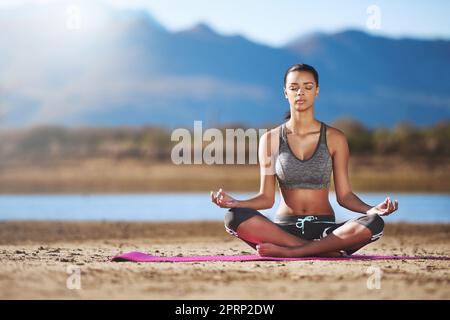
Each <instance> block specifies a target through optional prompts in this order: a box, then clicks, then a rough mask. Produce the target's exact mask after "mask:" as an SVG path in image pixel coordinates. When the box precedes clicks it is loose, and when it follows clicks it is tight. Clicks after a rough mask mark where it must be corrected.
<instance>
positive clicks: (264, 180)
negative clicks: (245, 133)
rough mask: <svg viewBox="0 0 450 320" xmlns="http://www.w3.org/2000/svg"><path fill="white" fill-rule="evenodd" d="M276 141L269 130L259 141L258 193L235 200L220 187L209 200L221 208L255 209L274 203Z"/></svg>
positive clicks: (271, 205)
mask: <svg viewBox="0 0 450 320" xmlns="http://www.w3.org/2000/svg"><path fill="white" fill-rule="evenodd" d="M275 141H277V139H276V137H274V136H273V134H272V132H271V131H268V132H266V133H264V134H263V135H262V136H261V139H260V141H259V149H258V159H259V166H260V176H261V179H260V188H259V193H258V194H257V195H255V196H254V197H251V198H249V199H246V200H236V199H234V198H232V197H230V196H229V195H227V194H226V193H225V192H224V191H223V190H222V189H219V191H218V192H217V193H216V194H214V193H213V192H211V200H212V201H213V202H214V203H216V204H217V205H218V206H220V207H221V208H236V207H239V208H251V209H255V210H264V209H270V208H272V207H273V205H274V203H275V160H276V154H275V151H276V150H278V148H277V146H276V145H274V142H275Z"/></svg>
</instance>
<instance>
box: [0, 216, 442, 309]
mask: <svg viewBox="0 0 450 320" xmlns="http://www.w3.org/2000/svg"><path fill="white" fill-rule="evenodd" d="M449 239H450V225H448V224H447V225H427V224H423V225H419V224H404V223H395V224H389V223H387V224H386V228H385V234H384V236H383V238H382V239H381V240H379V241H377V242H374V243H372V244H370V245H368V246H366V247H365V248H363V249H362V250H360V251H359V252H358V253H359V254H383V255H435V256H450V241H449ZM126 251H144V252H150V253H152V254H157V255H166V256H169V255H191V254H192V255H200V254H202V255H208V254H235V255H237V254H247V253H248V254H251V253H253V250H252V248H251V247H249V246H248V245H247V244H245V243H243V242H241V241H240V240H239V239H236V238H234V237H232V236H231V235H229V234H228V233H226V232H225V231H224V229H223V224H222V222H220V221H217V222H216V221H209V222H185V223H181V222H170V223H169V222H167V223H125V222H12V221H11V222H1V223H0V288H1V290H0V298H1V299H161V300H163V299H164V300H165V299H288V300H290V299H295V300H297V299H450V272H449V266H450V262H449V261H430V260H390V261H385V260H383V261H291V262H279V261H256V262H190V263H170V262H169V263H167V262H160V263H132V262H120V263H118V262H110V259H111V258H112V257H113V256H115V255H117V254H119V253H123V252H126ZM369 271H371V273H368V272H369ZM78 272H79V274H80V276H79V278H77V273H78ZM377 275H379V276H380V277H379V282H377V280H376V276H377Z"/></svg>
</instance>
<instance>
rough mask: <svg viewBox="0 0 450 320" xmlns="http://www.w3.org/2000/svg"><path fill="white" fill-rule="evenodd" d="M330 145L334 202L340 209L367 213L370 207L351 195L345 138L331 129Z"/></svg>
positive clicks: (342, 134) (337, 131)
mask: <svg viewBox="0 0 450 320" xmlns="http://www.w3.org/2000/svg"><path fill="white" fill-rule="evenodd" d="M329 141H330V145H333V153H332V157H333V177H334V188H335V192H336V200H337V202H338V203H339V205H341V206H342V207H344V208H346V209H348V210H351V211H354V212H359V213H367V211H369V210H370V209H371V208H372V206H370V205H368V204H367V203H365V202H363V201H362V200H361V199H360V198H358V196H357V195H356V194H354V193H353V191H352V188H351V186H350V180H349V177H348V160H349V154H350V151H349V148H348V143H347V138H346V137H345V135H344V133H343V132H341V131H340V130H337V129H333V134H332V135H330V139H329Z"/></svg>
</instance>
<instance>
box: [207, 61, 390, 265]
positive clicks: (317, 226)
mask: <svg viewBox="0 0 450 320" xmlns="http://www.w3.org/2000/svg"><path fill="white" fill-rule="evenodd" d="M318 94H319V76H318V73H317V71H316V70H315V69H314V68H313V67H311V66H309V65H307V64H296V65H293V66H291V67H290V68H289V69H288V70H287V71H286V73H285V76H284V95H285V97H286V99H288V101H289V105H290V112H289V114H288V115H287V116H286V120H287V121H286V122H285V123H283V124H282V125H280V126H278V127H276V128H274V129H272V130H269V131H267V132H266V133H265V134H264V135H262V136H261V139H260V142H259V150H258V159H259V163H260V168H261V170H260V171H261V185H260V191H259V193H258V194H257V195H256V196H255V197H252V198H250V199H247V200H237V199H234V198H233V197H231V196H230V195H228V194H227V193H226V192H225V191H224V190H222V189H219V191H217V192H211V200H212V202H214V203H215V204H217V205H218V206H220V207H221V208H230V209H229V210H228V212H227V213H226V215H225V229H226V230H227V231H228V232H229V233H231V234H233V235H235V236H237V237H238V238H240V239H242V240H243V241H245V242H246V243H248V244H249V245H251V246H252V247H253V248H255V249H256V250H257V252H258V254H259V255H261V256H274V257H303V256H342V255H351V254H353V253H354V252H356V251H357V250H359V249H360V248H362V247H364V246H365V245H367V244H369V243H371V242H373V241H375V240H378V239H379V238H380V237H381V235H382V234H383V228H384V221H383V219H382V218H381V216H386V215H389V214H391V213H392V212H394V211H396V210H397V209H398V202H397V200H396V201H395V202H392V200H391V199H390V197H386V199H385V200H384V201H383V202H382V203H380V204H378V205H376V206H371V205H368V204H366V203H364V202H363V201H362V200H361V199H359V198H358V196H356V195H355V194H354V193H353V192H352V189H351V186H350V182H349V178H348V159H349V148H348V144H347V139H346V137H345V135H344V133H343V132H342V131H340V130H338V129H336V128H333V127H330V126H327V125H326V124H325V123H323V122H322V121H319V120H317V119H316V118H315V117H314V101H315V98H316V97H317V96H318ZM332 171H333V178H334V185H335V193H336V198H337V202H338V203H339V205H341V206H342V207H344V208H347V209H349V210H351V211H354V212H358V213H362V214H363V215H362V216H359V217H355V218H353V219H350V220H348V221H345V222H342V223H336V221H335V214H334V211H333V208H332V207H331V205H330V202H329V200H328V192H329V186H330V177H331V172H332ZM276 181H278V186H279V189H280V194H281V203H280V206H279V208H278V210H277V212H276V216H275V219H274V221H271V220H270V219H268V218H267V217H266V216H264V215H263V214H261V213H260V212H259V211H258V210H263V209H269V208H271V207H272V206H273V205H274V201H275V183H276Z"/></svg>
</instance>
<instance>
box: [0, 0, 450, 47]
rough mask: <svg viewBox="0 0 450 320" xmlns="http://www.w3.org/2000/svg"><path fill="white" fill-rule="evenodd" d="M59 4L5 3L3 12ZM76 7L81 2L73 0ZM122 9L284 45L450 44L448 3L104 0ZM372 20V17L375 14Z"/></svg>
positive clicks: (168, 23)
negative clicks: (387, 40)
mask: <svg viewBox="0 0 450 320" xmlns="http://www.w3.org/2000/svg"><path fill="white" fill-rule="evenodd" d="M54 1H56V0H2V1H1V3H0V7H9V6H17V5H21V4H23V3H35V4H47V3H51V2H54ZM69 2H70V3H76V2H77V0H73V1H69ZM101 2H104V3H109V4H111V5H113V6H116V7H119V8H142V9H146V10H148V11H149V12H151V14H152V15H153V16H154V18H156V20H158V21H159V22H160V23H161V24H163V25H164V26H165V27H166V28H168V29H169V30H172V31H177V30H181V29H186V28H188V27H190V26H192V25H194V24H196V23H199V22H206V23H207V24H208V25H210V26H211V27H212V28H213V29H215V30H216V31H218V32H219V33H222V34H241V35H243V36H245V37H247V38H249V39H251V40H254V41H258V42H261V43H265V44H269V45H272V46H280V45H283V44H285V43H286V42H287V41H289V40H292V39H294V38H296V37H298V36H301V35H304V34H307V33H310V32H316V31H323V32H336V31H340V30H343V29H348V28H355V29H360V30H365V31H367V32H370V33H372V34H378V35H385V36H390V37H395V38H399V37H412V38H422V39H430V38H432V39H435V38H443V39H450V23H449V22H448V20H449V19H448V17H450V1H448V0H430V1H420V0H408V1H406V0H379V1H374V0H340V1H325V0H315V1H312V0H309V1H305V0H278V1H276V0H264V1H261V0H239V1H237V0H147V1H144V0H101ZM371 5H376V6H378V8H379V10H380V11H379V12H380V19H379V22H380V24H379V27H380V28H379V29H369V28H368V27H367V21H368V19H370V18H371V14H368V13H367V9H368V7H369V6H371ZM372 17H373V15H372Z"/></svg>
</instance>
